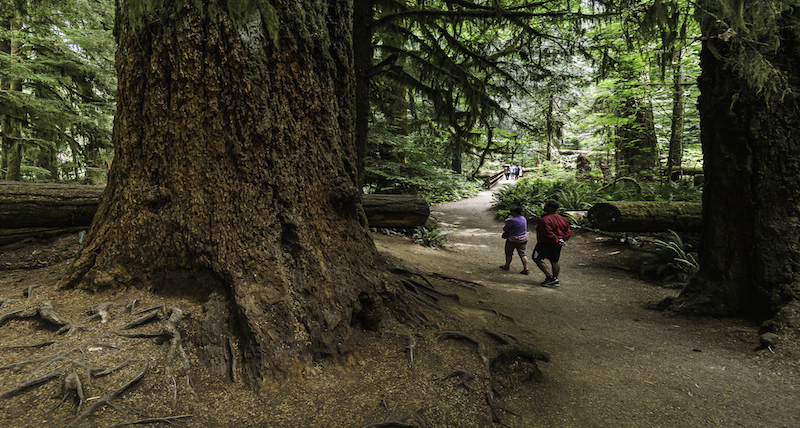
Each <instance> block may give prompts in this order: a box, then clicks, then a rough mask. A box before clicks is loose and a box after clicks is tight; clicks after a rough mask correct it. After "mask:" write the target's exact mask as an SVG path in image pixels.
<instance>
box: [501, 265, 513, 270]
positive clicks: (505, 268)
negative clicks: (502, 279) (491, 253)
mask: <svg viewBox="0 0 800 428" xmlns="http://www.w3.org/2000/svg"><path fill="white" fill-rule="evenodd" d="M500 269H503V270H511V268H510V267H508V266H500Z"/></svg>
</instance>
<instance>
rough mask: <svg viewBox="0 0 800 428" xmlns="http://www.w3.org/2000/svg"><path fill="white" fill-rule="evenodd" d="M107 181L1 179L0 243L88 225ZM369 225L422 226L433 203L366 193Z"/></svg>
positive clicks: (364, 205) (363, 199)
mask: <svg viewBox="0 0 800 428" xmlns="http://www.w3.org/2000/svg"><path fill="white" fill-rule="evenodd" d="M104 189H105V187H104V186H85V185H75V184H39V183H23V182H9V181H0V245H4V244H8V243H11V242H17V241H19V240H22V239H25V238H36V239H40V238H44V237H50V236H55V235H58V234H61V233H69V232H75V231H76V230H81V229H82V228H87V227H89V226H90V225H91V223H92V218H94V214H95V212H96V211H97V207H98V204H99V203H100V196H101V195H102V194H103V190H104ZM361 203H362V206H363V207H364V213H365V214H366V216H367V221H368V222H369V226H370V227H386V228H413V227H417V226H422V225H424V224H425V221H426V220H427V219H428V216H429V215H430V207H428V203H427V202H426V201H425V199H423V198H422V197H421V196H417V195H378V194H368V195H363V198H362V201H361Z"/></svg>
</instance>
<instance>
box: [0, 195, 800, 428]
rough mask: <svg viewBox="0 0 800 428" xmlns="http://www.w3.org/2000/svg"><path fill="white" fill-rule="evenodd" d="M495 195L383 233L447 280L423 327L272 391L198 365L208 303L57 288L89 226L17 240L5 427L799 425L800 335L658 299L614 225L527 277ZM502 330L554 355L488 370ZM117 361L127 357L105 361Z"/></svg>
mask: <svg viewBox="0 0 800 428" xmlns="http://www.w3.org/2000/svg"><path fill="white" fill-rule="evenodd" d="M492 202H493V200H492V192H491V191H485V192H482V193H481V194H480V195H478V196H477V197H475V198H470V199H468V200H463V201H459V202H455V203H449V204H444V205H440V206H435V207H433V208H432V216H434V217H435V218H436V219H437V220H438V222H439V225H440V227H442V228H446V229H448V230H449V234H448V236H447V239H448V240H449V241H450V244H449V245H447V246H446V248H444V249H433V248H428V247H422V246H420V245H417V244H414V243H413V242H412V240H411V239H410V238H408V237H404V236H393V235H380V234H376V235H375V236H374V239H375V243H376V246H377V248H378V250H379V252H380V253H381V254H382V255H384V256H385V257H386V259H387V265H390V266H391V267H401V268H403V269H405V270H407V271H411V272H415V273H418V274H419V275H406V278H407V279H408V280H411V281H414V282H415V283H416V284H430V288H431V289H432V290H436V292H431V291H428V292H425V293H424V295H425V296H427V300H428V301H429V302H432V301H434V300H435V302H436V306H437V309H430V310H428V311H427V312H426V313H427V319H428V322H427V323H426V324H425V325H420V326H414V327H412V326H403V325H399V326H396V328H394V329H392V330H391V331H384V332H366V331H365V332H361V333H360V338H359V341H360V346H359V348H358V349H357V350H356V351H355V352H354V354H353V355H352V356H351V357H350V358H348V359H347V360H346V361H339V362H336V363H334V362H331V361H323V362H320V363H319V364H318V365H316V366H315V367H307V368H306V369H305V370H304V372H303V373H302V376H301V378H298V379H296V380H295V381H294V382H291V383H289V384H283V385H275V384H269V383H265V384H264V385H262V386H261V388H260V390H259V392H258V393H254V392H252V391H250V390H246V389H244V388H242V387H241V386H240V385H239V384H238V383H233V382H229V381H225V380H223V379H222V378H221V377H220V376H216V375H213V374H211V373H209V372H208V371H207V370H206V369H205V368H204V366H203V365H202V364H200V363H199V362H198V361H199V358H198V353H199V352H201V350H198V349H196V348H195V347H194V346H193V343H194V342H193V341H192V340H191V339H192V335H193V333H194V332H195V331H196V330H197V327H198V323H199V321H197V320H196V318H199V317H193V316H192V314H193V313H200V312H201V311H202V310H203V308H202V305H201V303H200V302H193V301H189V300H186V299H183V298H181V297H180V296H155V295H151V294H148V293H144V292H141V291H138V290H121V291H117V292H114V293H97V294H92V295H87V294H85V293H84V292H82V291H78V290H69V291H63V290H56V289H55V288H54V287H53V284H54V282H55V281H56V280H57V279H58V278H59V277H60V276H61V275H62V274H63V273H64V272H65V271H66V269H67V267H68V264H69V261H70V260H71V258H72V257H73V256H74V254H75V251H76V250H77V240H76V239H75V237H74V236H68V237H62V238H59V239H54V240H51V241H48V242H40V243H29V244H26V245H23V246H18V247H16V248H14V247H5V248H3V249H2V250H0V251H2V253H1V254H0V303H2V306H0V314H3V315H5V317H3V319H0V426H9V427H29V426H30V427H34V426H35V427H50V426H53V427H55V426H88V427H96V426H97V427H100V426H102V427H109V426H124V425H125V424H131V423H134V422H138V423H141V424H143V426H166V424H167V423H171V426H179V427H180V426H186V427H195V426H224V427H228V426H236V427H250V426H252V427H256V426H258V427H364V426H373V427H379V426H382V427H390V426H392V427H489V426H509V427H642V426H649V427H677V426H712V427H713V426H717V427H729V426H744V427H796V426H800V400H798V399H797V397H798V396H800V351H798V346H797V344H796V343H782V344H781V345H779V346H777V347H775V348H773V349H771V348H767V349H761V350H756V348H757V347H758V346H759V340H758V329H757V326H755V325H752V324H750V323H747V322H745V321H741V320H736V319H712V318H699V317H685V316H669V315H667V314H664V313H662V312H658V311H654V310H649V309H647V307H648V303H650V302H657V301H660V300H662V299H663V298H665V297H670V296H676V295H677V291H675V290H670V289H665V288H661V287H658V286H656V285H654V284H651V283H647V282H644V281H642V280H640V279H638V278H637V276H636V274H635V273H634V272H633V271H632V270H631V269H630V263H629V261H630V260H631V259H632V257H634V256H635V254H636V253H637V252H638V251H640V250H638V249H633V248H631V247H629V246H626V245H625V244H623V243H621V242H620V240H619V239H616V238H614V237H610V236H604V235H600V234H596V233H592V232H588V231H583V230H578V231H576V233H575V236H574V237H573V238H572V239H571V240H570V241H569V243H568V246H567V247H565V249H564V250H563V255H562V273H561V277H560V280H561V286H560V287H557V288H552V287H542V286H540V285H539V283H540V282H541V281H542V280H543V279H544V277H543V275H542V274H541V273H540V272H538V270H537V269H536V267H535V265H534V264H533V263H531V274H530V275H522V274H520V273H518V272H519V271H520V270H521V265H520V262H519V259H517V258H516V256H515V259H514V262H513V263H512V270H511V271H502V270H500V269H499V266H500V265H501V264H502V263H503V258H504V257H503V239H501V237H500V234H501V227H502V223H501V222H499V221H497V220H496V219H495V218H494V215H493V212H492V211H491V205H492ZM532 246H533V242H531V245H530V247H532ZM531 249H532V248H529V250H528V254H529V255H530V251H531ZM426 281H427V282H426ZM32 286H36V287H35V288H32ZM46 301H50V302H52V304H53V307H54V308H55V310H56V311H57V313H58V315H60V316H61V317H63V318H67V319H70V320H80V319H82V318H86V317H87V315H86V313H87V309H89V308H92V307H96V305H98V304H100V303H103V302H114V303H115V304H119V306H112V308H115V309H112V310H110V311H109V314H108V315H109V320H108V322H107V323H101V322H99V321H89V322H86V323H80V324H81V325H84V326H88V327H87V328H86V329H74V331H69V332H63V331H62V332H61V333H58V330H59V328H58V327H54V326H53V325H52V323H48V322H45V321H43V320H42V319H41V318H42V317H41V316H39V317H36V316H32V315H31V314H32V313H35V312H36V308H40V307H42V303H43V302H46ZM134 302H135V304H134ZM133 306H136V307H138V308H144V309H148V308H162V309H156V311H163V313H162V316H163V318H166V317H167V316H169V315H170V314H175V313H176V312H175V311H170V310H169V309H168V308H171V307H179V308H180V309H181V310H182V311H184V315H185V316H184V318H183V320H184V321H183V324H182V328H181V330H180V331H181V332H182V333H183V339H184V340H182V341H180V342H178V341H176V340H172V341H170V340H168V339H170V338H172V339H174V338H175V336H174V335H173V336H169V337H168V336H165V335H164V334H163V331H162V330H164V327H163V326H157V324H158V323H159V322H163V321H159V320H156V322H153V323H150V322H148V323H142V324H136V325H135V326H130V325H129V326H128V327H130V328H125V329H123V325H124V324H126V323H129V322H130V321H132V320H134V319H136V318H138V317H140V316H141V315H140V314H138V313H139V312H141V313H145V314H147V313H151V312H152V311H150V312H147V311H140V310H139V309H133V310H131V309H132V307H133ZM17 311H21V312H17ZM8 314H11V315H8ZM20 314H22V315H25V316H22V317H18V316H17V315H20ZM26 314H27V315H26ZM75 324H77V323H73V324H71V325H75ZM152 324H156V326H155V327H154V326H153V325H152ZM127 331H132V332H136V334H127V335H125V332H127ZM442 331H450V332H456V333H451V334H445V335H442V334H441V333H442ZM489 333H492V334H489ZM498 333H500V335H499V336H500V337H506V338H513V339H515V340H517V341H519V342H522V343H525V344H529V345H532V346H533V347H534V348H536V349H538V350H541V351H543V352H546V353H547V354H548V355H549V361H547V362H545V361H541V360H540V361H527V360H525V359H520V360H519V361H518V362H517V364H513V366H512V368H511V369H509V370H510V371H509V370H506V371H502V370H498V371H492V370H489V369H488V366H489V363H487V356H489V357H490V356H492V355H494V354H495V352H497V350H498V349H499V348H500V346H499V345H500V344H501V343H502V340H498V339H497V337H498ZM165 337H166V338H167V339H165ZM171 343H172V344H173V345H174V344H175V343H180V344H182V348H183V350H184V351H185V355H186V359H185V360H183V359H182V358H177V359H173V358H172V357H171V356H174V355H179V356H180V348H181V347H178V348H177V351H176V348H175V347H173V348H170V344H171ZM476 344H480V345H483V346H485V348H486V353H485V354H481V353H480V352H478V351H479V350H480V349H481V347H480V346H476ZM34 345H35V346H34ZM109 368H115V369H116V370H107V371H106V372H101V371H100V369H109ZM71 373H74V375H73V376H72V377H71V379H72V381H70V380H69V379H67V378H69V377H70V376H69V375H70V374H71ZM45 375H50V377H47V376H45ZM76 377H77V378H78V379H81V380H82V382H81V385H82V387H81V394H78V393H77V392H78V390H77V388H75V386H74V385H75V382H74V379H75V378H76ZM187 381H188V382H187ZM65 385H71V386H72V387H71V388H67V387H65ZM14 388H18V389H14ZM79 395H82V396H83V400H81V399H80V398H75V397H76V396H79ZM60 403H61V404H60ZM148 421H149V422H148Z"/></svg>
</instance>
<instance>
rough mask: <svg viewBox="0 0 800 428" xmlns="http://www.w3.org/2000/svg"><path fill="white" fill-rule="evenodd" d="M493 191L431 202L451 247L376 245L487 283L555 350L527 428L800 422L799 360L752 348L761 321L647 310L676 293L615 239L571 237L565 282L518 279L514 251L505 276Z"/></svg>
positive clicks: (505, 308) (495, 298) (493, 297)
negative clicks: (633, 263) (649, 278)
mask: <svg viewBox="0 0 800 428" xmlns="http://www.w3.org/2000/svg"><path fill="white" fill-rule="evenodd" d="M503 184H505V183H503ZM492 194H493V192H492V191H485V192H482V193H481V194H480V195H478V196H477V197H474V198H471V199H467V200H462V201H459V202H454V203H448V204H444V205H439V206H435V207H433V208H432V216H434V217H436V219H437V220H438V221H439V224H440V227H442V228H446V229H448V230H449V231H450V232H449V234H448V239H449V241H451V243H452V248H451V249H449V250H433V249H428V248H424V247H420V246H418V245H413V244H406V245H398V244H396V243H391V242H390V241H391V240H392V239H394V240H397V239H398V238H387V237H382V238H378V239H376V243H377V245H378V247H379V249H380V250H381V251H391V252H392V253H394V254H395V255H396V256H397V257H400V258H401V259H404V260H405V261H406V262H407V263H410V264H411V265H414V266H416V267H418V268H420V269H422V270H427V271H431V272H439V273H444V274H448V275H452V276H454V277H459V278H465V279H469V280H471V281H475V282H479V283H481V284H483V285H484V286H485V287H486V288H487V290H488V291H489V294H488V296H487V297H486V299H485V300H487V303H489V304H491V305H492V306H493V307H495V308H497V309H498V310H500V311H501V312H503V313H506V314H510V315H511V316H513V317H514V319H515V320H516V324H517V325H518V326H519V327H520V328H521V329H522V330H523V331H527V332H530V334H531V336H532V337H534V338H536V339H535V340H536V342H537V343H536V344H537V345H538V346H540V347H541V348H542V349H544V350H546V351H547V352H549V353H550V356H551V358H552V360H551V362H549V363H540V365H539V367H540V368H541V370H542V372H543V373H544V375H545V380H544V381H543V382H542V383H541V384H540V385H539V387H537V388H536V392H535V393H534V396H532V397H529V398H530V402H529V403H527V405H525V406H524V407H525V408H526V409H528V411H527V414H524V415H520V419H519V420H520V421H524V423H523V424H522V425H520V426H541V427H612V426H613V427H621V426H625V427H644V426H649V427H689V426H719V427H729V426H745V427H798V426H800V399H799V398H800V375H798V373H799V372H800V362H799V361H798V356H797V355H787V354H786V353H785V352H784V353H782V352H780V351H779V352H778V353H771V352H770V351H769V350H762V351H754V348H755V347H756V346H757V345H758V339H757V328H756V327H755V326H753V325H749V324H748V323H745V322H743V321H739V320H729V319H728V320H717V319H705V318H686V317H669V316H666V315H664V314H663V313H660V312H656V311H651V310H647V309H645V308H644V307H645V305H646V303H647V302H650V301H658V300H661V299H662V298H664V297H667V296H671V295H675V294H676V292H675V291H671V290H665V289H662V288H659V287H656V286H654V285H651V284H649V283H645V282H642V281H640V280H638V279H637V278H636V277H635V276H634V275H632V274H631V273H630V272H628V271H626V270H623V269H619V268H614V267H613V266H614V265H615V264H617V263H616V260H615V258H616V257H620V256H621V254H623V252H624V251H625V249H624V248H620V247H619V246H618V245H617V244H616V243H615V242H614V241H612V240H610V239H609V238H605V237H602V236H599V235H596V234H593V233H590V232H579V233H576V235H575V237H574V238H573V239H571V240H570V241H569V245H568V246H567V247H566V248H565V249H564V251H563V256H562V274H561V276H560V280H561V284H562V286H561V287H559V288H545V287H541V286H539V285H538V284H539V282H541V281H542V280H543V279H544V276H543V274H542V273H541V272H539V271H538V269H537V268H536V266H535V265H534V264H533V263H531V275H529V276H526V275H521V274H519V273H518V272H519V271H520V270H521V264H520V262H519V259H518V258H516V256H515V258H514V261H513V263H512V269H511V270H510V271H501V270H500V269H499V268H498V267H499V266H500V265H501V264H502V263H503V239H502V238H501V237H500V235H501V228H502V223H501V222H499V221H497V220H495V218H494V216H493V212H492V211H491V205H492V203H493V199H492ZM533 241H535V238H534V240H533ZM533 244H534V242H531V244H530V245H529V249H528V254H529V255H530V252H531V250H532V247H533Z"/></svg>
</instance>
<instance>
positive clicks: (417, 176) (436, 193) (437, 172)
mask: <svg viewBox="0 0 800 428" xmlns="http://www.w3.org/2000/svg"><path fill="white" fill-rule="evenodd" d="M364 179H365V189H364V192H365V193H399V194H412V195H420V196H422V197H423V198H425V200H426V201H428V203H429V204H439V203H443V202H451V201H457V200H459V199H463V198H468V197H470V196H474V195H476V194H478V192H480V190H481V185H482V183H481V182H477V181H471V180H468V179H467V178H466V177H464V176H462V175H460V174H455V173H453V172H452V171H450V170H447V169H443V168H439V167H436V166H430V165H426V164H402V163H397V162H383V163H381V164H380V165H375V166H372V167H367V168H366V174H365V178H364Z"/></svg>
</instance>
